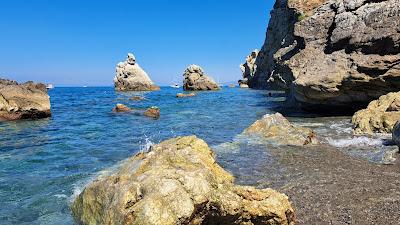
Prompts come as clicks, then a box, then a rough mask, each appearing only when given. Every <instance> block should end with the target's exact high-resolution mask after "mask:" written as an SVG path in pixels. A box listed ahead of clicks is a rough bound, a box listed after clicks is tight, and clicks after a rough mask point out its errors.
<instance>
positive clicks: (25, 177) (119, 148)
mask: <svg viewBox="0 0 400 225" xmlns="http://www.w3.org/2000/svg"><path fill="white" fill-rule="evenodd" d="M179 92H182V90H181V89H175V88H172V87H162V88H161V90H160V91H155V92H127V93H119V92H115V91H114V89H113V88H112V87H87V88H83V87H57V88H54V89H51V90H49V95H50V99H51V107H52V117H51V118H47V119H40V120H23V121H12V122H0V224H3V225H8V224H26V225H28V224H29V225H35V224H59V225H63V224H75V222H74V219H73V218H72V216H71V211H70V204H71V202H72V201H73V199H74V198H75V197H76V196H77V195H78V194H79V193H80V192H81V191H82V190H83V188H84V187H85V185H87V184H88V183H89V182H90V181H92V180H93V179H94V178H96V177H97V176H99V175H100V174H102V173H105V172H109V171H112V170H113V169H114V168H115V166H116V165H118V164H119V163H120V162H121V161H122V160H124V159H126V158H128V157H130V156H133V155H134V154H135V153H137V152H139V151H146V150H147V149H148V148H149V147H150V146H151V145H153V144H154V143H159V142H160V141H162V140H166V139H169V138H173V137H177V136H186V135H196V136H197V137H199V138H202V139H204V140H205V141H206V142H207V143H208V144H209V145H210V146H211V148H212V149H213V150H214V151H215V152H216V155H217V161H218V162H219V163H220V164H221V165H222V166H223V167H224V168H226V169H227V170H228V171H230V172H232V173H233V175H234V176H235V177H236V182H237V183H239V184H246V185H254V186H257V187H264V186H268V185H269V184H271V182H270V181H268V180H265V179H264V180H263V179H262V177H269V176H264V175H265V174H269V173H280V174H284V173H285V170H279V171H272V172H271V169H270V166H269V165H271V164H273V163H274V162H273V160H274V159H273V158H272V157H271V155H270V150H271V149H273V148H282V146H280V147H276V146H275V147H274V146H273V145H270V144H269V143H266V142H265V140H259V139H251V138H249V137H245V136H243V135H242V134H241V133H242V132H243V130H244V129H246V128H247V127H248V126H250V125H251V124H252V123H253V122H255V121H256V120H257V119H260V118H261V117H262V116H264V115H265V114H271V113H275V112H277V111H279V112H281V113H282V114H284V115H285V116H286V117H287V118H288V119H289V120H290V121H291V122H292V123H293V124H295V125H301V126H305V127H310V128H312V129H314V130H315V132H316V133H317V136H318V138H319V139H320V141H321V143H322V144H323V145H325V146H330V147H333V148H336V149H338V150H339V151H342V152H344V153H345V154H348V155H349V157H356V158H359V159H361V160H366V161H369V162H371V163H376V164H386V163H390V161H391V160H392V159H391V157H390V156H391V154H392V153H393V151H394V148H393V146H392V143H390V142H391V141H390V139H391V138H390V136H389V135H376V136H354V135H353V134H352V127H351V123H350V121H351V117H350V116H340V117H324V116H321V115H314V114H309V113H307V112H302V111H299V110H298V109H293V108H292V107H290V106H287V104H286V103H285V102H286V98H285V95H284V93H281V92H271V91H266V90H251V89H240V88H228V87H223V88H222V89H221V90H220V91H209V92H199V93H197V95H196V96H195V97H191V98H176V94H177V93H179ZM136 95H140V96H143V97H144V98H145V99H144V100H142V101H133V100H130V98H131V97H132V96H136ZM117 103H122V104H125V105H127V106H129V107H131V108H133V109H137V110H143V109H146V108H148V107H151V106H157V107H159V108H160V110H161V117H160V119H158V120H154V119H152V118H147V117H145V116H143V115H141V114H140V113H114V112H113V111H112V109H113V107H114V106H115V105H116V104H117ZM299 148H301V147H299ZM275 150H276V149H275ZM299 151H301V149H299ZM266 184H268V185H266ZM271 185H273V184H271Z"/></svg>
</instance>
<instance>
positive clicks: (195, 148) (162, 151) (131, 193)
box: [72, 136, 294, 225]
mask: <svg viewBox="0 0 400 225" xmlns="http://www.w3.org/2000/svg"><path fill="white" fill-rule="evenodd" d="M72 211H73V215H74V216H75V218H76V220H77V222H79V223H81V224H114V225H118V224H155V225H176V224H221V225H228V224H229V225H231V224H242V225H251V224H271V225H276V224H286V225H294V211H293V208H292V207H291V204H290V202H289V201H288V197H287V196H285V195H284V194H281V193H279V192H277V191H274V190H272V189H262V190H260V189H255V188H252V187H245V186H239V185H235V184H234V183H233V176H232V175H231V174H230V173H228V172H227V171H225V170H224V169H222V168H221V167H220V166H219V165H218V164H217V163H216V161H215V159H214V153H213V151H212V150H211V149H210V148H209V147H208V145H207V144H206V143H205V142H204V141H203V140H200V139H198V138H196V137H195V136H189V137H179V138H174V139H170V140H167V141H164V142H162V143H160V144H158V145H155V146H153V147H152V148H151V149H150V151H149V152H147V153H139V154H137V155H136V156H134V157H132V158H129V159H127V160H126V161H124V163H123V164H122V165H121V166H120V168H119V169H118V170H117V171H115V172H114V173H113V174H111V175H108V176H103V177H99V178H97V179H96V180H95V181H93V182H92V183H91V184H89V185H88V186H87V187H86V188H85V189H84V191H83V192H82V193H81V194H80V195H79V196H78V197H77V198H76V199H75V201H74V202H73V204H72Z"/></svg>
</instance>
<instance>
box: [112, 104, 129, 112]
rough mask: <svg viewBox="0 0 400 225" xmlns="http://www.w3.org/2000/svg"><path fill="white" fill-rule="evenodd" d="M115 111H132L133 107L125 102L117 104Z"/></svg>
mask: <svg viewBox="0 0 400 225" xmlns="http://www.w3.org/2000/svg"><path fill="white" fill-rule="evenodd" d="M113 111H114V112H130V111H132V109H131V108H129V107H128V106H126V105H124V104H117V105H116V106H115V107H114V109H113Z"/></svg>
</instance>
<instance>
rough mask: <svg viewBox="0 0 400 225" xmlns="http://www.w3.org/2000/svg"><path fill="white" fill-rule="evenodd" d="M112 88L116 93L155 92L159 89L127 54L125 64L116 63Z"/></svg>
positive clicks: (134, 59)
mask: <svg viewBox="0 0 400 225" xmlns="http://www.w3.org/2000/svg"><path fill="white" fill-rule="evenodd" d="M114 86H115V90H117V91H156V90H159V89H160V88H159V87H158V86H156V85H155V84H154V83H153V81H152V80H151V79H150V77H149V75H147V73H146V72H145V71H144V70H143V69H142V68H141V67H140V66H139V64H138V63H137V62H136V58H135V56H134V55H133V54H132V53H128V57H127V59H126V60H125V62H120V63H118V65H117V68H116V75H115V77H114Z"/></svg>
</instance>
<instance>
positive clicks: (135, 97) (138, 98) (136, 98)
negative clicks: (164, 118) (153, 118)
mask: <svg viewBox="0 0 400 225" xmlns="http://www.w3.org/2000/svg"><path fill="white" fill-rule="evenodd" d="M130 99H131V100H132V101H142V100H144V97H143V96H133V97H131V98H130Z"/></svg>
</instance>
